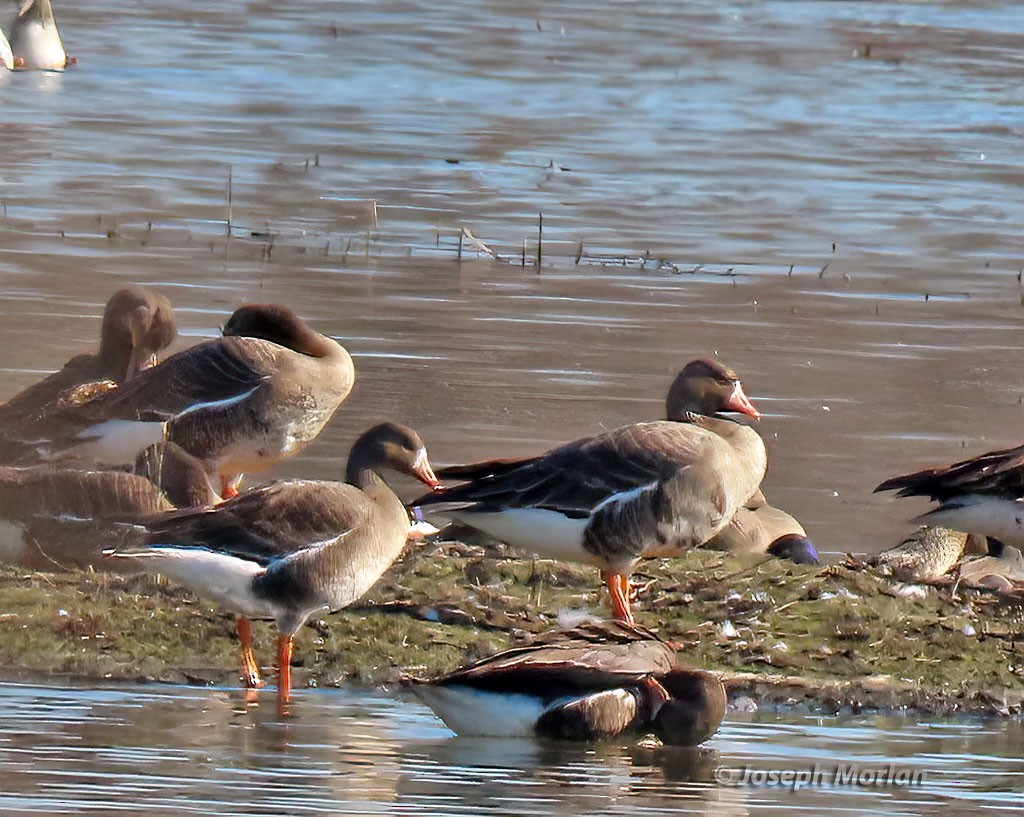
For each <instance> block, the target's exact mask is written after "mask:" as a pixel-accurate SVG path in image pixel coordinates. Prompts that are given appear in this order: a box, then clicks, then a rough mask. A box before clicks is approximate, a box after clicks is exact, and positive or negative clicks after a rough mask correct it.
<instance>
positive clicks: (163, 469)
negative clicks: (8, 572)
mask: <svg viewBox="0 0 1024 817" xmlns="http://www.w3.org/2000/svg"><path fill="white" fill-rule="evenodd" d="M157 465H158V466H159V467H156V466H157ZM218 500H219V497H218V496H217V495H216V493H215V492H214V491H213V489H212V487H211V486H210V483H209V480H208V478H207V476H206V471H205V469H204V468H203V466H202V463H200V462H199V461H198V460H196V459H195V458H194V457H191V456H190V455H188V454H187V453H185V452H184V451H182V450H181V449H180V448H178V447H177V446H175V445H173V444H172V443H168V444H161V445H159V446H154V447H153V448H152V449H150V450H147V451H144V452H143V453H142V454H141V455H140V457H139V460H138V462H137V463H136V465H135V469H134V470H133V471H96V470H73V469H63V468H55V467H53V466H50V465H37V466H33V467H31V468H10V467H0V561H5V562H10V563H14V564H19V565H22V566H24V567H31V568H34V569H37V570H54V569H56V568H62V569H66V568H71V567H76V568H93V569H97V570H109V569H111V567H112V565H111V563H110V560H109V559H106V558H105V557H104V556H103V551H105V550H107V549H108V548H110V547H111V544H112V542H117V541H123V542H129V541H134V539H132V538H131V537H132V524H133V523H135V522H140V521H141V520H143V519H145V518H147V517H149V516H152V515H153V514H156V513H158V512H161V511H165V510H171V509H173V508H175V507H185V506H186V505H192V504H194V505H205V504H209V503H212V502H215V501H218Z"/></svg>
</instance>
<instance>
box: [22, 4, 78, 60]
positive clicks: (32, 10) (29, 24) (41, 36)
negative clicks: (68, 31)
mask: <svg viewBox="0 0 1024 817" xmlns="http://www.w3.org/2000/svg"><path fill="white" fill-rule="evenodd" d="M11 49H12V50H13V51H14V53H15V54H16V55H17V58H18V59H19V60H21V61H22V64H21V65H19V66H18V67H19V68H24V69H26V70H34V71H63V70H64V68H65V67H67V64H68V55H67V54H66V53H65V51H64V43H62V42H61V40H60V32H59V31H57V21H56V19H54V16H53V6H52V5H51V3H50V0H22V2H21V5H20V6H18V13H17V15H16V16H15V18H14V22H12V23H11Z"/></svg>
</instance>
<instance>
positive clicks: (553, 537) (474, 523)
mask: <svg viewBox="0 0 1024 817" xmlns="http://www.w3.org/2000/svg"><path fill="white" fill-rule="evenodd" d="M441 515H442V516H444V517H447V518H450V519H457V520H459V521H460V522H464V523H466V524H467V525H470V526H471V527H474V528H476V529H477V530H480V531H483V532H484V533H486V534H487V535H488V536H491V537H493V538H495V539H498V540H500V541H502V542H505V543H507V544H509V545H513V546H514V547H518V548H522V549H523V550H527V551H529V552H531V553H535V554H537V555H538V556H540V557H542V558H544V559H558V560H562V561H567V562H586V563H588V564H590V563H593V564H598V562H596V561H594V557H593V556H591V554H589V553H587V552H586V551H585V550H584V549H583V531H584V530H585V529H586V527H587V521H588V520H587V518H586V517H580V518H574V517H570V516H566V515H565V514H563V513H559V512H558V511H549V510H544V509H543V508H509V509H508V510H505V511H494V512H477V511H444V512H443V514H441Z"/></svg>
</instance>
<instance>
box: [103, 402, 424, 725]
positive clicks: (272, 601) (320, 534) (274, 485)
mask: <svg viewBox="0 0 1024 817" xmlns="http://www.w3.org/2000/svg"><path fill="white" fill-rule="evenodd" d="M386 468H387V469H391V470H394V471H398V472H400V473H405V474H409V475H411V476H413V477H415V478H417V479H419V480H420V481H421V482H423V483H424V484H426V485H428V486H430V487H436V486H437V485H438V480H437V477H436V476H435V475H434V471H433V468H432V467H431V465H430V460H429V459H428V457H427V450H426V448H425V446H424V444H423V441H422V440H421V439H420V437H419V435H418V434H416V432H415V431H413V430H412V429H411V428H408V427H407V426H403V425H400V424H398V423H393V422H384V423H380V424H378V425H375V426H374V427H373V428H370V429H369V430H368V431H366V432H364V433H363V434H362V435H361V436H360V437H359V438H358V439H357V440H356V441H355V443H354V444H353V445H352V448H351V452H350V454H349V458H348V465H347V468H346V472H345V480H346V481H345V482H344V483H341V482H332V481H323V480H285V481H276V482H270V483H267V484H265V485H262V486H259V487H256V488H251V489H249V490H247V491H244V492H242V493H241V494H239V495H238V496H236V497H233V498H231V499H228V500H225V501H223V502H221V503H219V504H217V505H213V506H212V507H208V508H203V509H192V510H184V511H176V512H170V513H166V514H160V515H157V516H155V517H153V518H152V519H150V520H147V521H146V522H145V523H144V528H145V538H144V541H143V542H141V543H140V544H138V545H133V546H130V547H126V548H123V549H115V550H113V551H112V552H111V553H110V555H111V556H112V557H114V558H121V559H130V560H134V561H136V562H137V563H138V564H139V565H141V566H142V567H143V569H145V570H146V571H148V572H151V573H157V574H161V575H163V576H166V577H167V578H169V579H173V580H174V581H177V582H179V583H181V584H183V585H185V586H186V587H188V588H190V589H191V590H192V591H193V592H195V593H196V594H197V595H199V596H201V597H204V598H207V599H210V600H211V601H214V602H216V603H217V604H220V605H221V606H223V607H225V608H227V609H229V610H232V611H233V612H235V613H236V614H237V616H238V619H237V631H238V636H239V639H240V641H241V645H242V678H243V680H244V682H245V684H246V686H247V687H250V688H256V687H259V686H261V685H262V679H261V677H260V672H259V666H258V664H257V663H256V660H255V657H254V655H253V652H252V644H251V628H250V619H254V618H255V619H271V620H273V621H274V622H275V624H276V626H277V631H278V643H277V666H278V684H277V692H278V702H279V704H280V706H281V708H282V711H284V708H285V707H286V705H287V704H288V703H289V699H290V689H291V671H290V667H291V656H292V643H293V639H294V637H295V634H296V633H297V632H298V630H299V628H300V627H301V626H302V625H303V624H304V623H305V622H306V620H307V619H308V618H309V617H310V616H312V615H313V614H315V613H319V612H334V611H337V610H340V609H342V608H344V607H347V606H348V605H350V604H352V603H353V602H354V601H356V600H357V599H359V598H360V597H361V596H363V595H364V594H365V593H366V592H367V591H368V590H369V589H370V588H371V587H372V586H373V584H374V583H375V582H376V581H377V580H378V579H379V578H380V577H381V575H382V574H383V573H384V571H385V570H386V569H387V568H388V567H389V566H390V565H391V563H392V562H394V561H395V559H397V558H398V556H399V554H400V553H401V552H402V549H403V547H404V546H405V542H406V535H407V533H408V531H409V522H410V520H409V513H408V511H407V509H406V507H405V505H404V504H403V503H402V500H401V499H399V498H398V496H397V495H396V494H395V493H394V491H392V490H391V488H390V487H388V484H387V483H386V482H385V481H384V479H383V477H382V476H381V474H380V471H381V470H382V469H386Z"/></svg>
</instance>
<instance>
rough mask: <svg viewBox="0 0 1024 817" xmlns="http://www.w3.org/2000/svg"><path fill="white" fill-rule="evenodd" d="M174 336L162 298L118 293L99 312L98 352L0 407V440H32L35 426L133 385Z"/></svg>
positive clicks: (131, 290)
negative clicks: (26, 437)
mask: <svg viewBox="0 0 1024 817" xmlns="http://www.w3.org/2000/svg"><path fill="white" fill-rule="evenodd" d="M177 334H178V331H177V325H176V322H175V318H174V307H172V306H171V302H170V301H169V300H167V298H165V297H164V296H163V295H160V294H159V293H156V292H152V291H150V290H148V289H144V288H142V287H137V286H130V287H124V288H123V289H119V290H117V292H115V293H114V294H113V295H111V296H110V300H109V301H107V305H106V307H105V309H104V310H103V323H102V325H101V328H100V348H99V351H98V352H96V353H95V354H84V355H76V356H75V357H73V358H71V360H69V361H68V362H67V363H65V364H64V367H63V368H62V369H61V370H60V371H58V372H54V373H53V374H51V375H50V376H49V377H47V378H45V379H43V380H42V381H40V382H39V383H36V384H34V385H32V386H29V387H28V388H27V389H25V390H24V391H21V392H19V393H18V394H16V395H15V396H14V397H12V398H11V399H10V400H8V401H7V402H6V403H4V404H3V405H0V435H2V436H5V437H15V438H17V437H19V436H23V435H25V434H28V435H31V434H32V433H33V429H32V426H33V424H35V423H38V422H40V421H42V420H44V419H45V418H47V417H49V416H50V415H52V414H54V413H58V412H60V411H61V410H62V409H63V408H65V407H66V406H68V405H73V404H75V403H78V402H81V401H83V400H87V399H89V398H90V397H91V396H93V395H95V394H96V393H99V392H102V391H107V390H109V389H110V388H112V387H113V386H115V385H121V384H123V383H125V382H127V381H129V380H131V379H132V378H133V377H135V376H136V375H137V374H138V373H139V372H140V371H142V370H143V369H144V368H146V367H147V366H150V365H152V364H153V363H155V362H156V356H157V355H158V354H159V353H160V352H161V351H163V350H164V349H166V348H167V347H168V346H170V344H171V343H172V342H173V341H174V338H175V337H176V336H177Z"/></svg>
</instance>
